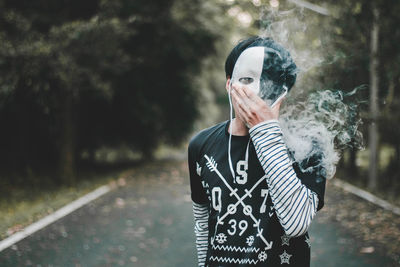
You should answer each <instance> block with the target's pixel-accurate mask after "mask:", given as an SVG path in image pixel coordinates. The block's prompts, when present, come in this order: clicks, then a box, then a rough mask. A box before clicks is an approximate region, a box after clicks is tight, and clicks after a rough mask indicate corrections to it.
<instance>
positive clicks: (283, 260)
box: [279, 250, 292, 264]
mask: <svg viewBox="0 0 400 267" xmlns="http://www.w3.org/2000/svg"><path fill="white" fill-rule="evenodd" d="M279 257H280V258H281V264H284V263H287V264H290V262H289V260H290V257H292V255H290V254H288V253H286V250H284V251H283V253H282V254H281V255H279Z"/></svg>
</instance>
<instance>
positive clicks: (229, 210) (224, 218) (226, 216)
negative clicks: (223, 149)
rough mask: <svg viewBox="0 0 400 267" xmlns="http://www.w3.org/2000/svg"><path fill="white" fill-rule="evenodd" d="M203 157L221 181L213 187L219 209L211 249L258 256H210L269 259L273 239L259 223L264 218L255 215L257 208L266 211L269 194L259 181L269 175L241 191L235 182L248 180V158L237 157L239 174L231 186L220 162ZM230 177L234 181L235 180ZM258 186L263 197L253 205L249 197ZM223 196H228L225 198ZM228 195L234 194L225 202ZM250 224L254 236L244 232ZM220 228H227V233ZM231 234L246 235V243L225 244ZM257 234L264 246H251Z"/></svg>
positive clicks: (213, 198)
mask: <svg viewBox="0 0 400 267" xmlns="http://www.w3.org/2000/svg"><path fill="white" fill-rule="evenodd" d="M204 158H205V159H206V160H207V162H206V166H207V167H208V169H209V170H210V172H211V173H215V174H216V175H217V177H218V178H219V179H220V182H222V183H218V186H213V187H212V189H211V204H212V205H211V206H212V208H213V209H214V210H215V211H218V213H219V215H218V217H217V222H216V225H215V228H214V234H212V236H211V247H212V249H214V250H219V251H231V252H245V253H257V258H256V259H255V260H250V259H238V258H234V257H218V256H215V257H211V258H210V260H213V261H218V262H225V263H240V264H242V263H248V264H257V263H258V262H259V261H260V262H264V261H265V260H266V259H267V252H266V251H267V250H269V249H271V248H272V243H273V241H268V240H267V238H266V237H265V236H264V235H263V230H264V229H262V228H261V226H260V221H261V219H257V218H256V216H255V215H254V211H257V213H260V214H262V213H267V206H266V202H267V198H268V189H262V188H259V185H261V183H262V182H264V183H266V176H265V175H264V176H262V177H260V178H259V179H258V180H256V182H255V183H254V185H253V186H252V187H251V188H250V186H246V188H250V189H244V194H243V193H239V190H238V188H234V187H233V186H234V185H235V184H236V185H238V186H239V185H245V184H247V182H248V174H247V169H248V163H247V162H246V161H245V160H239V161H238V163H237V164H236V173H237V175H235V179H233V184H234V185H233V186H232V185H231V184H230V183H229V182H228V180H227V179H226V178H225V177H224V176H223V175H222V174H221V172H220V171H219V170H218V163H217V162H216V161H215V160H214V158H213V157H210V156H208V155H204ZM230 181H231V182H232V180H230ZM255 190H260V191H261V192H260V196H261V197H262V198H261V199H260V201H255V203H257V205H258V206H257V207H255V206H254V204H253V205H252V203H251V202H250V203H249V202H248V200H250V199H251V198H252V197H253V195H254V192H255ZM252 193H253V194H252ZM223 196H225V198H224V197H223ZM228 196H229V197H231V198H233V201H229V202H228V203H223V201H222V200H223V199H226V197H228ZM253 202H254V201H253ZM260 203H261V205H260ZM238 213H239V214H238ZM240 213H242V214H240ZM238 215H239V216H238ZM222 226H224V227H222ZM251 228H253V229H254V230H252V231H250V232H251V233H254V234H255V236H253V235H249V236H247V237H246V235H245V233H246V232H248V231H247V230H249V229H251ZM221 231H226V232H225V233H226V235H225V234H224V233H222V232H221ZM230 237H232V238H235V237H243V238H244V240H245V242H244V244H243V245H245V246H243V247H241V246H230V245H224V244H226V243H227V244H229V242H226V241H228V240H229V238H230ZM256 238H259V239H260V240H262V244H263V246H262V247H261V249H260V248H257V247H253V246H252V245H253V244H254V241H255V239H256Z"/></svg>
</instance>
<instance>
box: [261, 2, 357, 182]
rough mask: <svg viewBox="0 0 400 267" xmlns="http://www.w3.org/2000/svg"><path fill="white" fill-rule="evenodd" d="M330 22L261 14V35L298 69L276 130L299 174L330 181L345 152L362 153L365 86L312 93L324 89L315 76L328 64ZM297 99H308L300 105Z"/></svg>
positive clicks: (299, 12)
mask: <svg viewBox="0 0 400 267" xmlns="http://www.w3.org/2000/svg"><path fill="white" fill-rule="evenodd" d="M329 19H330V18H329V17H326V16H321V15H320V14H314V13H313V12H310V11H305V10H304V9H302V8H298V7H297V8H292V9H290V10H285V11H280V10H278V7H273V6H272V5H271V6H265V7H264V9H263V10H262V11H261V12H260V35H261V36H262V37H270V38H272V39H273V40H275V41H276V42H277V43H279V44H281V45H282V46H283V47H285V48H286V49H287V50H288V51H289V52H290V54H291V56H292V58H293V61H294V62H295V64H296V65H297V67H298V75H297V81H296V85H295V87H296V88H294V89H293V90H292V91H293V92H292V91H291V93H290V95H288V97H287V98H288V101H286V102H289V104H288V105H284V106H283V107H282V109H281V115H280V118H279V120H280V125H281V127H282V131H283V138H284V141H285V143H286V145H287V147H288V150H289V154H290V157H291V159H292V160H293V162H295V163H296V164H297V165H298V166H299V168H300V170H301V171H303V172H313V173H317V174H319V175H318V176H319V177H326V178H327V179H330V178H332V177H333V176H334V175H335V172H336V165H337V163H338V161H339V159H340V157H341V154H342V152H343V150H344V149H346V148H353V149H362V148H363V140H362V134H361V132H360V131H359V126H360V124H361V123H362V122H361V120H360V119H359V117H358V110H357V108H358V105H359V104H360V103H361V102H360V100H358V99H357V98H358V97H359V95H360V94H358V93H357V92H359V90H360V89H363V88H364V87H363V86H360V87H359V88H356V89H354V90H353V91H352V92H350V93H345V92H342V91H332V90H321V91H317V92H312V93H310V91H311V89H313V90H314V89H315V88H324V85H323V84H320V83H319V81H320V79H319V75H321V73H320V71H321V70H322V68H321V66H323V65H324V64H333V63H334V62H332V60H328V59H327V58H328V57H329V55H331V54H335V53H330V52H331V51H330V49H329V43H330V40H329V38H330V35H329V34H327V33H326V32H324V27H323V25H324V23H330V22H329ZM300 99H306V100H304V101H302V100H300Z"/></svg>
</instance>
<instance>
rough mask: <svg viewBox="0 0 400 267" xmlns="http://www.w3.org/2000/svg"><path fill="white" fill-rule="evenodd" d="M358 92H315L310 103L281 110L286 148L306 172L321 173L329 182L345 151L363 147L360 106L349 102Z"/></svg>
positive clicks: (309, 100)
mask: <svg viewBox="0 0 400 267" xmlns="http://www.w3.org/2000/svg"><path fill="white" fill-rule="evenodd" d="M357 89H358V88H357ZM357 89H355V90H354V91H353V92H351V93H347V94H346V93H343V92H341V91H336V92H333V91H330V90H326V91H319V92H315V93H312V94H310V96H309V98H308V100H306V101H304V102H298V103H296V104H294V105H291V106H289V107H287V108H286V109H284V110H282V114H281V116H280V123H281V126H282V131H283V136H284V139H285V142H286V145H287V147H288V149H289V152H290V154H291V157H292V160H293V161H294V162H296V163H297V164H298V165H299V167H300V169H301V170H302V171H303V172H319V174H320V175H321V176H323V177H326V178H328V179H330V178H332V177H333V176H334V174H335V171H336V164H337V162H338V160H339V158H340V153H341V151H342V150H343V149H344V148H346V147H352V148H356V149H360V148H362V147H363V145H362V134H361V132H360V131H359V130H358V127H359V125H360V124H361V120H360V119H358V112H357V105H355V104H347V103H346V102H347V101H354V100H353V99H351V97H352V96H354V95H355V94H356V92H357V91H358V90H357Z"/></svg>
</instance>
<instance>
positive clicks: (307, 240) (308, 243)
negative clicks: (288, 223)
mask: <svg viewBox="0 0 400 267" xmlns="http://www.w3.org/2000/svg"><path fill="white" fill-rule="evenodd" d="M305 241H306V243H307V245H308V247H309V248H311V241H310V239H309V238H308V236H307V237H306V240H305Z"/></svg>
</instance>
